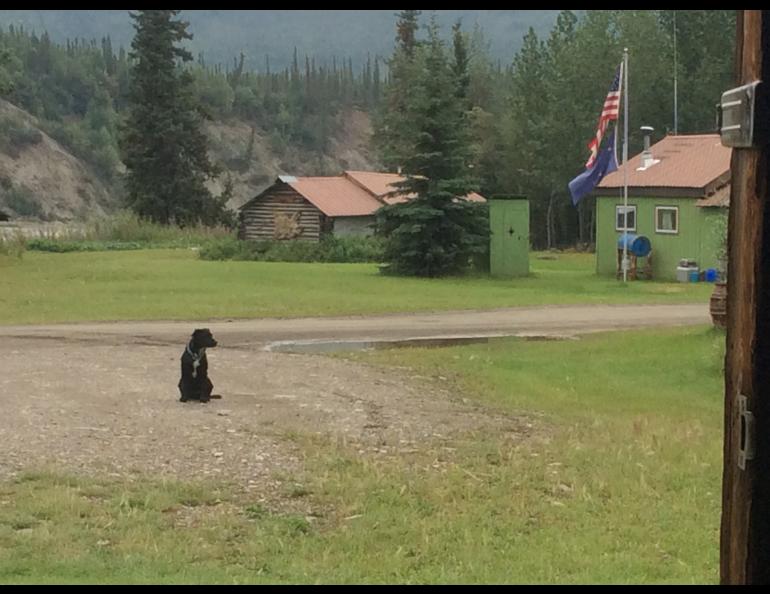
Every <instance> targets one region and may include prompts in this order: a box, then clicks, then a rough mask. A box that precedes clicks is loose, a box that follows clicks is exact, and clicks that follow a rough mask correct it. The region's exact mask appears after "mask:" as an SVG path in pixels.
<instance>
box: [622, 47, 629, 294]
mask: <svg viewBox="0 0 770 594" xmlns="http://www.w3.org/2000/svg"><path fill="white" fill-rule="evenodd" d="M627 165H628V48H623V282H624V283H627V282H628V166H627Z"/></svg>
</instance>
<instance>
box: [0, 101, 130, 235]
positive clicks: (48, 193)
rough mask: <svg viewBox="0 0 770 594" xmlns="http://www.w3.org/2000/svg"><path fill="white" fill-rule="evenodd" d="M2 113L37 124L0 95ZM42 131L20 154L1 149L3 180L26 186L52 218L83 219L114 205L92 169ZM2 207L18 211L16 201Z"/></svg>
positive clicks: (9, 211) (0, 158) (45, 216)
mask: <svg viewBox="0 0 770 594" xmlns="http://www.w3.org/2000/svg"><path fill="white" fill-rule="evenodd" d="M0 117H2V118H6V117H8V118H12V119H13V121H15V122H19V123H26V124H27V125H28V126H30V127H32V128H34V129H38V128H37V124H38V123H37V120H36V119H35V118H34V117H32V116H31V115H30V114H29V113H27V112H26V111H23V110H21V109H19V108H17V107H15V106H14V105H12V104H11V103H8V102H7V101H4V100H2V99H0ZM38 131H39V132H40V135H41V137H40V141H39V142H35V143H30V144H27V145H25V146H23V147H22V148H21V149H20V150H19V151H18V154H9V153H7V152H3V151H0V181H3V180H7V181H6V182H5V184H6V185H8V183H9V182H11V183H12V184H13V186H14V187H15V188H17V189H18V188H23V189H24V190H26V191H27V192H28V193H29V195H30V196H31V197H32V198H33V199H34V200H35V201H36V202H37V203H38V204H39V206H40V212H41V213H42V214H43V216H44V218H46V219H49V220H63V221H66V220H73V219H83V218H85V217H87V216H89V215H99V214H103V213H104V212H106V211H110V210H113V209H114V208H115V198H114V197H113V196H112V194H111V192H110V190H109V188H107V186H105V185H104V183H102V182H101V181H100V180H99V179H98V178H97V177H96V176H95V175H94V174H93V172H92V171H91V170H90V169H89V168H88V167H87V166H86V165H85V164H84V163H83V162H82V161H81V160H80V159H78V158H77V157H75V156H74V155H72V154H71V153H70V152H69V151H68V150H67V149H65V148H64V147H63V146H62V145H61V144H59V143H58V142H56V141H55V140H54V139H53V138H51V137H50V136H48V135H47V134H46V133H45V132H42V131H40V130H39V129H38ZM0 209H2V210H4V211H6V212H7V213H8V214H11V215H15V214H18V213H16V212H15V209H14V208H13V205H9V204H0Z"/></svg>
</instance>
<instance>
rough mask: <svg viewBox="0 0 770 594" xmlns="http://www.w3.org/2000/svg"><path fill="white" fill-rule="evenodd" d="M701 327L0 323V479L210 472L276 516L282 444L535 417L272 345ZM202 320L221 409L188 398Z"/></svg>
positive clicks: (404, 447) (655, 315)
mask: <svg viewBox="0 0 770 594" xmlns="http://www.w3.org/2000/svg"><path fill="white" fill-rule="evenodd" d="M707 322H708V312H707V307H706V306H705V305H671V306H669V305H666V306H628V307H620V306H598V307H543V308H522V309H506V310H497V311H488V312H446V313H433V314H411V315H410V314H399V315H389V316H376V317H356V318H353V317H351V318H324V319H291V320H269V319H263V320H239V321H209V322H203V321H191V322H120V323H106V324H67V325H50V326H17V327H11V326H2V327H0V361H2V369H3V371H2V374H0V405H1V408H0V410H2V415H0V442H1V443H2V444H3V451H2V453H0V480H3V479H5V478H8V477H13V476H15V475H17V474H18V473H19V472H22V471H24V470H33V469H40V468H50V467H52V468H55V469H56V470H57V471H61V472H74V473H78V474H79V473H85V474H95V475H114V476H119V477H133V476H142V475H145V476H146V475H150V476H168V477H174V478H179V479H182V480H194V479H201V478H216V479H222V480H227V481H230V482H233V483H235V484H236V485H237V486H238V487H239V488H241V489H243V490H244V491H246V492H249V493H251V494H252V495H253V496H255V497H256V498H258V499H259V500H262V501H265V502H266V504H271V505H273V504H274V505H276V506H280V505H281V504H282V502H283V503H285V502H286V500H287V499H286V497H285V493H286V491H287V485H286V482H287V480H291V479H287V477H291V476H296V473H301V471H302V465H303V463H302V454H301V451H300V450H299V448H298V446H297V443H296V441H295V440H292V439H291V438H290V436H291V435H292V434H294V435H296V434H302V435H311V436H312V435H323V436H334V437H336V438H337V439H342V440H343V441H344V442H345V443H347V444H352V445H353V446H354V447H356V448H358V449H359V451H360V452H362V453H365V454H371V455H386V456H387V455H399V456H401V455H405V452H409V451H410V450H411V451H415V448H421V447H423V446H427V445H428V444H429V443H431V444H433V445H435V444H436V442H439V444H441V443H446V441H445V440H451V439H452V438H453V436H456V435H458V434H467V433H468V432H474V431H484V432H489V431H493V432H495V433H497V434H504V435H507V436H509V437H510V439H513V440H516V439H522V438H524V437H525V436H527V435H529V434H530V433H531V432H533V431H538V430H539V424H540V422H539V421H537V420H533V418H531V417H527V418H525V417H521V416H512V415H503V414H500V413H497V412H494V411H490V410H487V409H484V408H482V407H479V406H476V405H473V404H472V403H471V402H469V401H468V400H466V399H465V398H464V396H463V394H461V393H458V392H457V389H456V388H453V387H452V386H451V382H448V381H446V379H445V378H441V377H437V378H424V377H419V376H415V375H414V373H413V372H410V371H409V370H399V371H393V370H384V369H380V368H376V367H372V366H369V365H365V364H361V363H355V362H350V361H347V360H341V359H335V358H329V357H323V356H318V355H301V354H286V353H277V352H269V351H267V350H266V346H268V345H269V344H270V343H271V342H274V341H286V340H330V339H339V340H393V339H399V340H403V339H408V338H417V337H442V336H480V335H484V336H501V335H515V334H575V333H584V332H595V331H599V330H611V329H620V328H637V327H643V326H670V325H681V324H700V323H707ZM197 326H209V327H210V328H211V329H212V330H213V332H214V335H215V336H216V337H217V339H218V340H219V343H220V347H219V348H217V349H213V350H212V351H210V353H209V364H210V375H211V377H212V380H213V382H214V385H215V391H216V392H218V393H221V394H222V395H223V399H222V400H215V401H212V402H210V403H209V404H198V403H184V404H183V403H180V402H178V392H177V388H176V383H177V381H178V380H179V357H180V356H181V353H182V350H183V348H184V345H185V341H186V340H187V338H188V337H189V335H190V333H191V331H192V329H193V328H195V327H197ZM512 389H515V387H513V388H512Z"/></svg>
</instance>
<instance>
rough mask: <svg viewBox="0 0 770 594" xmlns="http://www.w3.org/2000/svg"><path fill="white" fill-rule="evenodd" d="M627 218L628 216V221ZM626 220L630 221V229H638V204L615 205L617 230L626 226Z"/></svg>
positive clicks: (621, 229)
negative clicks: (627, 205)
mask: <svg viewBox="0 0 770 594" xmlns="http://www.w3.org/2000/svg"><path fill="white" fill-rule="evenodd" d="M624 215H625V216H624ZM625 218H628V221H625V220H624V219H625ZM626 222H628V230H629V231H636V206H629V207H625V206H616V207H615V231H623V230H624V229H625V228H626V227H625V223H626Z"/></svg>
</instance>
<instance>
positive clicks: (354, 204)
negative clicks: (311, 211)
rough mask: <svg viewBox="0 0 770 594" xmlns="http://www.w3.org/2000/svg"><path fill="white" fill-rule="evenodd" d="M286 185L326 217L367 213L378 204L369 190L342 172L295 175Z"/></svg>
mask: <svg viewBox="0 0 770 594" xmlns="http://www.w3.org/2000/svg"><path fill="white" fill-rule="evenodd" d="M289 185H290V186H291V187H292V188H294V189H295V190H296V191H297V192H299V193H300V194H302V196H304V197H305V198H306V199H307V200H308V201H309V202H310V203H311V204H312V205H313V206H315V207H316V208H317V209H318V210H320V211H321V212H322V213H324V214H325V215H326V216H329V217H356V216H365V215H371V214H374V212H375V211H376V210H377V209H378V208H380V207H381V206H382V203H381V202H380V201H379V200H377V199H376V198H375V197H374V196H372V195H371V194H370V193H369V192H367V191H366V190H364V189H363V188H361V187H359V186H357V185H356V184H354V183H352V182H351V181H350V180H349V179H347V178H345V177H342V176H336V177H298V178H296V181H292V182H289Z"/></svg>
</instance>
